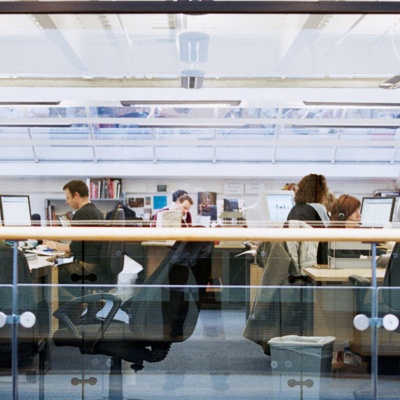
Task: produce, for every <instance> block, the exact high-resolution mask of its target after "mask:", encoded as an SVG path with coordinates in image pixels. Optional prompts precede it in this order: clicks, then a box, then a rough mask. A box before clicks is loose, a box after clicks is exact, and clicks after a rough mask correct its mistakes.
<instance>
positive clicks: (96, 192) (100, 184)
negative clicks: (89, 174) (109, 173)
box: [88, 178, 122, 199]
mask: <svg viewBox="0 0 400 400" xmlns="http://www.w3.org/2000/svg"><path fill="white" fill-rule="evenodd" d="M121 185H122V183H121V179H119V178H100V179H90V181H89V185H88V187H89V195H90V196H89V197H90V198H91V199H119V198H120V197H121Z"/></svg>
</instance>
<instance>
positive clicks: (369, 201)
mask: <svg viewBox="0 0 400 400" xmlns="http://www.w3.org/2000/svg"><path fill="white" fill-rule="evenodd" d="M395 201H396V198H395V197H363V199H362V203H361V226H364V227H373V228H374V227H376V228H382V227H383V226H385V224H387V223H388V222H391V221H392V218H393V211H394V205H395Z"/></svg>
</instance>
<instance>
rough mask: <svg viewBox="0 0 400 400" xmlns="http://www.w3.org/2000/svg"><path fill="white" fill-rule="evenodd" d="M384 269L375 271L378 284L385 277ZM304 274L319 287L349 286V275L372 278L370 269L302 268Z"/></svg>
mask: <svg viewBox="0 0 400 400" xmlns="http://www.w3.org/2000/svg"><path fill="white" fill-rule="evenodd" d="M385 271H386V270H385V269H384V268H377V269H376V277H377V280H378V282H383V278H384V276H385ZM304 273H305V274H306V275H308V276H309V277H310V278H311V279H312V280H313V281H315V282H316V283H318V284H319V285H328V284H330V283H333V284H336V285H337V284H339V285H340V284H343V283H347V285H348V284H349V276H350V275H361V276H363V277H364V278H368V279H371V278H372V270H371V268H343V269H340V268H304Z"/></svg>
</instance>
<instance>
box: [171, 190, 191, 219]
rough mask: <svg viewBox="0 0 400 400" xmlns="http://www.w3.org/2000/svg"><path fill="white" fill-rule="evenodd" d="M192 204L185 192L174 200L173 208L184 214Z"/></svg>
mask: <svg viewBox="0 0 400 400" xmlns="http://www.w3.org/2000/svg"><path fill="white" fill-rule="evenodd" d="M192 205H193V200H192V198H191V197H190V196H189V195H187V194H183V195H182V196H180V197H178V199H177V200H176V202H175V208H176V209H177V210H181V211H182V215H186V214H187V213H188V211H189V210H190V207H191V206H192Z"/></svg>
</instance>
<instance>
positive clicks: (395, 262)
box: [382, 242, 400, 310]
mask: <svg viewBox="0 0 400 400" xmlns="http://www.w3.org/2000/svg"><path fill="white" fill-rule="evenodd" d="M383 285H384V286H385V287H390V288H393V289H392V290H386V289H385V290H383V291H382V298H383V301H384V302H385V303H386V304H387V305H388V306H389V307H390V308H391V309H393V310H400V242H397V243H396V244H395V245H394V247H393V251H392V254H391V256H390V259H389V263H388V266H387V267H386V273H385V277H384V280H383Z"/></svg>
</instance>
